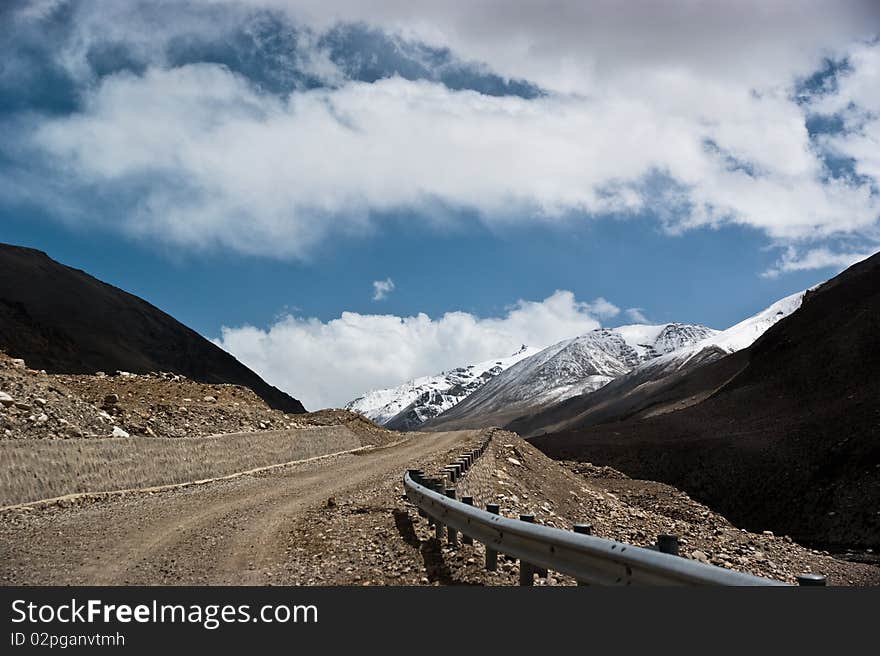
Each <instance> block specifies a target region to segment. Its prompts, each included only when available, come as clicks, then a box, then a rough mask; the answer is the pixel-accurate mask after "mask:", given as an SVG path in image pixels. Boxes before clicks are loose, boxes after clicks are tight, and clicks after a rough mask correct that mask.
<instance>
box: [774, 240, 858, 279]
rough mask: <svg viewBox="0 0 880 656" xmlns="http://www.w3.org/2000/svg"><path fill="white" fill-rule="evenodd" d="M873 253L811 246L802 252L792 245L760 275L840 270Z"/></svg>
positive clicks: (776, 275) (775, 275)
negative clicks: (841, 251)
mask: <svg viewBox="0 0 880 656" xmlns="http://www.w3.org/2000/svg"><path fill="white" fill-rule="evenodd" d="M873 254H874V253H873V252H871V251H865V252H858V253H854V252H845V253H839V252H838V253H835V252H833V251H831V250H829V249H828V248H813V249H810V250H808V251H806V252H803V253H802V252H799V251H798V250H797V249H796V248H794V247H789V248H788V249H786V251H785V253H783V255H782V257H781V258H780V259H779V260H778V261H777V262H776V264H775V265H774V266H773V267H772V268H770V269H768V270H767V271H765V272H764V273H762V274H761V275H762V276H764V277H765V278H776V277H778V276H779V275H780V274H782V273H788V272H790V271H811V270H813V269H829V268H833V269H837V270H838V271H842V270H843V269H846V268H847V267H849V266H852V265H853V264H855V263H856V262H861V261H862V260H864V259H865V258H868V257H870V256H871V255H873Z"/></svg>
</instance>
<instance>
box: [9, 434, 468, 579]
mask: <svg viewBox="0 0 880 656" xmlns="http://www.w3.org/2000/svg"><path fill="white" fill-rule="evenodd" d="M479 433H480V432H479V431H457V432H449V433H431V434H420V433H413V434H411V437H410V438H409V439H407V440H406V441H405V442H402V443H400V444H397V445H392V446H389V447H384V448H379V449H376V450H374V451H369V452H365V453H361V454H350V455H342V456H334V457H331V458H328V459H325V460H320V461H315V462H309V463H303V464H301V465H291V466H289V467H285V468H282V469H280V470H275V471H272V472H267V473H264V474H260V475H254V476H243V477H240V478H237V479H233V480H228V481H221V482H217V483H212V484H208V485H204V486H198V487H192V488H184V489H179V490H173V491H168V492H162V493H156V494H152V495H148V494H137V495H133V496H130V497H124V498H121V499H117V500H112V501H102V502H98V503H94V504H91V505H81V506H74V507H71V508H61V509H59V508H55V509H47V510H35V511H31V512H28V513H16V514H6V515H2V516H0V582H2V583H3V584H6V585H12V584H56V585H64V584H73V585H77V584H79V585H87V584H95V585H114V584H119V585H124V584H144V585H147V584H167V583H177V584H193V585H195V584H208V585H221V584H231V585H250V584H252V585H263V584H279V583H290V582H295V581H291V580H289V578H284V574H283V573H284V572H285V571H289V567H287V568H285V561H286V560H288V559H289V558H291V554H292V553H295V552H297V551H299V552H301V551H302V549H301V548H300V549H296V548H295V545H296V543H297V532H298V529H297V527H301V526H302V523H303V520H304V517H305V516H306V515H307V513H308V512H309V511H310V510H314V509H315V508H317V507H320V506H322V505H324V506H326V505H327V504H328V500H329V499H331V498H332V499H333V500H332V501H330V502H329V503H330V504H333V505H335V504H337V503H340V504H342V503H344V501H345V499H346V498H349V497H352V498H353V497H354V496H357V497H359V498H365V499H370V498H371V495H370V491H371V489H372V488H376V489H379V488H381V489H382V490H383V491H384V494H385V496H387V495H388V490H390V489H392V488H393V486H390V485H389V481H399V480H401V479H402V475H403V471H404V469H406V468H407V467H413V466H423V465H426V464H429V463H433V462H435V461H439V460H442V459H443V458H445V457H447V455H448V454H449V453H451V452H453V451H455V450H456V449H460V448H461V445H462V444H463V443H465V442H467V441H468V440H470V439H473V438H475V437H476V436H477V435H479ZM344 544H345V543H344V541H343V542H335V541H332V540H328V541H327V542H326V544H324V545H323V547H322V549H323V550H324V551H325V553H323V554H309V556H310V557H312V558H327V559H335V558H336V557H337V556H338V554H335V553H334V550H341V549H344ZM299 557H302V555H301V554H300V556H299Z"/></svg>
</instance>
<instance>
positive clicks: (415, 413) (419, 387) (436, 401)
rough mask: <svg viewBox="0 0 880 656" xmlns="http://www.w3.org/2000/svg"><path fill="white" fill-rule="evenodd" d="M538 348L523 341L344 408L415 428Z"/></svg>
mask: <svg viewBox="0 0 880 656" xmlns="http://www.w3.org/2000/svg"><path fill="white" fill-rule="evenodd" d="M537 352H538V349H536V348H530V347H528V346H525V345H523V347H522V348H521V349H520V350H518V351H517V352H516V353H514V354H513V355H511V356H508V357H506V358H495V359H492V360H486V361H485V362H479V363H477V364H472V365H467V366H464V367H457V368H455V369H452V370H451V371H444V372H441V373H440V374H437V375H436V376H423V377H421V378H415V379H413V380H410V381H407V382H405V383H403V384H402V385H398V386H397V387H391V388H387V389H379V390H373V391H371V392H367V393H366V394H364V395H363V396H360V397H358V398H356V399H354V400H353V401H350V402H348V403H347V404H346V405H345V408H346V409H347V410H351V411H353V412H359V413H360V414H362V415H364V416H365V417H367V418H369V419H371V420H372V421H374V422H376V423H377V424H380V425H383V426H386V427H387V428H389V429H393V430H415V429H416V428H417V427H418V426H420V425H421V424H423V423H424V422H426V421H428V420H429V419H431V418H433V417H436V416H437V415H439V414H440V413H442V412H444V411H445V410H448V409H449V408H451V407H452V406H454V405H455V404H456V403H458V402H459V401H461V400H462V399H464V398H465V397H466V396H468V395H469V394H472V393H473V392H474V391H476V390H477V389H478V388H479V387H481V386H482V385H484V384H485V383H486V382H487V381H489V380H491V379H492V378H494V377H495V376H497V375H498V374H500V373H501V372H502V371H504V370H505V369H507V368H509V367H510V366H512V365H514V364H516V363H517V362H519V361H520V360H523V359H524V358H527V357H529V356H531V355H534V354H535V353H537Z"/></svg>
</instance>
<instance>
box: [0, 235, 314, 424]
mask: <svg viewBox="0 0 880 656" xmlns="http://www.w3.org/2000/svg"><path fill="white" fill-rule="evenodd" d="M0 348H2V349H4V350H5V351H6V353H8V354H9V355H10V356H13V357H16V358H23V359H24V360H25V361H26V362H27V363H28V366H30V367H33V368H34V369H44V370H46V371H47V372H50V373H55V374H94V373H96V372H99V371H103V372H107V373H112V372H115V371H128V372H132V373H136V374H145V373H150V372H154V371H165V372H172V373H173V374H177V375H182V376H185V377H186V378H189V379H192V380H194V381H198V382H201V383H209V384H222V383H230V384H234V385H241V386H244V387H247V388H250V389H251V390H252V391H253V392H254V393H255V394H257V396H259V397H260V398H262V399H263V400H264V401H265V402H266V403H267V404H269V406H271V407H273V408H276V409H278V410H282V411H285V412H292V413H297V412H305V409H304V408H303V406H302V404H301V403H300V402H299V401H297V400H296V399H294V398H292V397H290V396H289V395H287V394H285V393H284V392H282V391H281V390H279V389H277V388H275V387H272V386H271V385H269V384H268V383H266V382H265V381H264V380H263V379H261V378H260V377H259V376H258V375H257V374H255V373H254V372H253V371H251V370H250V369H248V368H247V367H245V366H244V365H243V364H241V363H240V362H239V361H238V360H236V359H235V358H234V357H233V356H231V355H230V354H229V353H227V352H226V351H224V350H222V349H221V348H220V347H218V346H216V345H214V344H212V343H211V342H209V341H208V340H206V339H205V338H203V337H202V336H201V335H199V334H198V333H196V332H195V331H193V330H190V329H189V328H187V327H186V326H184V325H183V324H181V323H180V322H179V321H176V320H175V319H174V318H172V317H171V316H169V315H167V314H166V313H164V312H162V311H161V310H159V309H158V308H156V307H154V306H152V305H150V304H149V303H147V302H146V301H144V300H142V299H140V298H137V297H136V296H133V295H131V294H128V293H126V292H124V291H122V290H120V289H117V288H116V287H112V286H110V285H107V284H105V283H103V282H101V281H99V280H96V279H95V278H93V277H92V276H90V275H88V274H86V273H84V272H83V271H79V270H76V269H72V268H70V267H66V266H64V265H63V264H59V263H58V262H56V261H54V260H52V259H51V258H50V257H49V256H48V255H46V254H45V253H42V252H40V251H36V250H32V249H30V248H22V247H19V246H10V245H8V244H0Z"/></svg>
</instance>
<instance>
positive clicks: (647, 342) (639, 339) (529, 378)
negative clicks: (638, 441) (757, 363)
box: [425, 292, 804, 434]
mask: <svg viewBox="0 0 880 656" xmlns="http://www.w3.org/2000/svg"><path fill="white" fill-rule="evenodd" d="M803 297H804V292H799V293H797V294H792V295H791V296H787V297H785V298H783V299H781V300H779V301H777V302H776V303H774V304H773V305H771V306H770V307H768V308H766V309H765V310H762V311H761V312H758V313H757V314H755V315H753V316H751V317H749V318H748V319H745V320H744V321H741V322H739V323H738V324H736V325H734V326H731V327H730V328H728V329H727V330H723V331H720V332H719V331H715V330H712V329H709V328H705V327H704V326H689V325H683V324H669V325H667V326H640V325H636V326H621V327H620V328H614V329H610V330H609V329H600V330H596V331H592V332H591V333H587V334H586V335H582V336H581V337H577V338H575V339H573V340H566V341H565V342H560V343H559V344H555V345H554V346H551V347H550V348H548V349H545V350H544V351H542V352H541V353H538V354H537V355H535V356H534V357H532V358H529V359H527V360H523V361H522V362H520V363H519V364H518V365H516V366H513V367H511V368H510V369H508V370H507V371H506V372H504V374H502V375H501V376H498V377H497V378H495V379H494V380H492V381H491V382H490V384H488V385H486V386H484V387H483V388H481V389H480V390H479V391H478V392H476V393H475V394H473V395H472V396H470V397H469V398H467V399H465V401H463V402H462V403H460V404H459V405H458V406H456V407H455V408H453V409H452V410H451V411H449V412H447V413H444V414H443V415H442V416H441V417H439V418H438V419H436V420H434V421H431V422H428V423H427V424H426V426H425V428H428V429H431V430H435V429H437V430H452V429H456V428H477V427H480V426H490V425H498V426H510V427H513V428H515V430H517V431H518V432H520V433H521V434H536V433H539V432H541V431H543V430H545V429H547V427H548V426H554V427H555V428H554V430H560V429H561V428H564V427H565V426H566V425H567V423H568V422H577V421H582V420H583V418H584V416H585V415H586V414H587V413H594V414H601V415H602V416H603V417H605V418H606V420H607V416H610V415H612V414H613V412H614V410H613V408H614V407H616V406H615V404H616V405H617V406H620V407H622V408H624V409H626V410H627V411H631V410H632V408H631V407H630V406H632V405H633V404H632V403H629V405H628V404H627V402H626V401H625V400H624V397H629V396H631V395H633V394H636V395H637V396H638V398H641V396H645V395H647V396H650V394H651V389H652V388H649V387H646V384H649V383H652V382H653V381H659V380H661V379H665V378H666V377H668V376H672V375H673V374H678V373H680V372H684V371H686V370H689V369H692V368H696V367H700V366H702V365H705V364H709V363H710V362H714V361H716V360H719V359H721V358H723V357H724V356H725V355H727V354H729V353H733V352H735V351H738V350H741V349H744V348H747V347H748V346H750V345H751V344H752V343H753V342H754V341H755V340H756V339H758V337H760V336H761V335H762V334H763V333H764V332H765V331H766V330H767V329H768V328H770V326H772V325H773V324H775V323H776V322H777V321H779V320H780V319H782V318H784V317H786V316H788V315H789V314H791V313H792V312H794V311H795V310H796V309H797V308H798V307H800V304H801V301H802V300H803ZM615 334H616V336H615ZM622 343H623V345H622ZM588 345H589V346H591V347H598V348H599V350H600V351H601V354H597V353H595V352H594V351H593V348H587V349H586V350H588V351H590V354H589V356H585V355H584V354H583V350H584V349H585V347H588ZM621 370H623V371H622V373H616V372H617V371H621ZM612 380H613V381H614V384H613V385H612V386H610V388H609V389H611V390H612V391H610V392H609V394H605V391H604V390H603V392H602V393H601V394H599V396H598V397H597V398H596V401H595V403H594V402H593V401H591V399H592V398H593V394H590V392H594V391H596V390H598V389H600V388H602V387H604V386H605V385H606V384H607V383H608V382H610V381H612ZM581 395H584V396H581ZM575 396H578V397H580V398H581V399H582V401H579V402H575V400H574V399H572V397H575ZM569 399H571V400H570V401H569ZM697 400H698V399H692V401H693V402H697ZM563 402H565V403H563Z"/></svg>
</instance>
